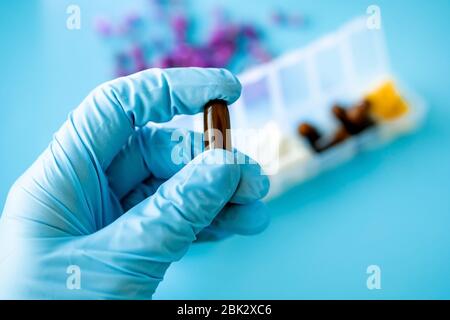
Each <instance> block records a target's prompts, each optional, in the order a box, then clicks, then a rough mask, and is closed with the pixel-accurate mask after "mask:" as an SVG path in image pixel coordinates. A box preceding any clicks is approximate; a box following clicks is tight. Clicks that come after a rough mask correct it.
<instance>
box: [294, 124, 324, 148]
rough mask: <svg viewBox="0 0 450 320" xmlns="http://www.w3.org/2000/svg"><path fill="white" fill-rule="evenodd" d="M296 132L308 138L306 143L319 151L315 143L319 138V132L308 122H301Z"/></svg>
mask: <svg viewBox="0 0 450 320" xmlns="http://www.w3.org/2000/svg"><path fill="white" fill-rule="evenodd" d="M298 133H299V134H300V135H301V136H303V137H304V138H305V139H306V140H308V143H309V144H310V145H311V147H312V148H313V149H314V150H315V151H316V152H320V148H319V147H318V145H317V142H318V141H319V139H320V133H319V132H318V131H317V129H316V128H314V127H313V126H312V125H310V124H309V123H302V124H301V125H300V126H299V127H298Z"/></svg>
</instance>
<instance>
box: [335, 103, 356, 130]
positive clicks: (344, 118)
mask: <svg viewBox="0 0 450 320" xmlns="http://www.w3.org/2000/svg"><path fill="white" fill-rule="evenodd" d="M331 111H332V112H333V114H334V116H335V117H336V118H337V119H338V120H339V122H340V123H341V124H342V126H343V127H344V128H345V130H347V131H348V132H349V133H350V134H355V133H357V132H358V130H359V129H358V125H357V124H356V123H354V122H353V121H352V119H350V118H349V116H348V111H347V110H345V109H344V108H343V107H341V106H339V105H335V106H334V107H333V109H332V110H331Z"/></svg>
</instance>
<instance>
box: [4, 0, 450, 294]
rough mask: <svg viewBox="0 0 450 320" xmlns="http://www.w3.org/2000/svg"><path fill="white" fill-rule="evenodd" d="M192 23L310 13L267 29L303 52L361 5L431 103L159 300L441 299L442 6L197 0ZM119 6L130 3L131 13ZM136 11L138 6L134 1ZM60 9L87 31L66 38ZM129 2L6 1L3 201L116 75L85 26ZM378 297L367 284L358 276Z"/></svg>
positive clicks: (179, 268) (182, 276)
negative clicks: (82, 105)
mask: <svg viewBox="0 0 450 320" xmlns="http://www.w3.org/2000/svg"><path fill="white" fill-rule="evenodd" d="M192 2H193V6H194V8H195V9H196V11H197V12H198V14H199V16H200V17H202V16H205V17H207V12H208V10H209V9H210V8H211V7H212V6H213V4H217V3H223V5H224V6H225V7H226V8H228V9H230V10H231V12H232V13H233V15H234V17H236V18H238V19H249V20H252V21H260V22H262V21H265V20H266V17H267V14H268V12H270V10H271V8H274V7H275V6H277V7H281V8H285V9H287V10H290V9H292V10H299V11H301V12H304V13H306V14H308V15H309V16H310V17H311V20H312V25H311V27H310V28H309V29H307V30H305V31H302V32H298V33H293V32H287V31H283V30H278V29H272V30H270V31H269V33H270V34H269V38H270V42H271V45H272V46H273V48H275V50H276V51H277V52H279V53H281V52H284V51H286V50H289V49H292V48H295V47H298V46H302V45H305V44H306V43H308V42H309V41H311V40H313V39H315V38H316V37H318V36H320V35H322V34H324V33H326V32H329V31H332V30H333V29H334V28H336V27H338V26H340V25H341V24H343V23H344V22H346V21H347V20H349V19H350V18H352V17H354V16H357V15H363V14H365V10H366V8H367V6H368V5H370V4H373V3H375V4H377V5H379V6H380V8H381V13H382V17H383V28H384V29H385V32H386V35H387V42H388V48H389V53H390V58H391V64H392V68H393V70H394V71H395V73H396V75H398V76H399V77H400V78H401V79H403V80H404V81H405V82H406V83H407V84H408V86H409V87H411V88H413V89H414V90H415V91H417V92H418V93H419V94H420V95H422V96H423V97H425V99H426V101H427V102H428V104H429V106H430V113H429V115H428V118H427V120H426V122H425V124H424V126H423V127H422V129H421V130H420V131H418V132H417V133H415V134H413V135H411V136H408V137H405V138H401V139H400V140H397V141H396V142H394V143H393V144H391V145H389V146H387V147H385V148H382V149H379V150H375V151H371V152H366V153H364V154H361V155H359V156H358V157H357V158H355V159H354V160H352V161H351V162H349V163H346V164H344V165H343V166H341V167H339V168H337V169H336V170H333V171H331V172H328V173H326V174H324V175H321V176H320V177H318V178H316V179H314V180H312V181H309V182H307V183H305V184H303V185H301V186H298V187H296V188H294V189H293V190H292V191H290V192H288V193H287V194H285V195H283V196H282V197H281V198H279V199H277V200H275V201H273V202H271V203H270V204H269V207H270V209H271V211H272V217H273V219H272V224H271V226H270V227H269V229H268V230H267V231H266V232H264V233H263V234H262V235H259V236H256V237H234V238H231V239H229V240H226V241H223V242H221V243H214V244H201V245H195V246H193V247H192V248H191V250H190V251H189V253H188V254H187V256H186V257H185V258H184V259H183V260H182V261H181V262H179V263H176V264H174V265H172V266H171V268H170V269H169V272H168V273H167V275H166V279H165V281H164V282H163V283H162V284H161V285H160V287H159V288H158V290H157V293H156V294H155V298H182V299H184V298H207V299H208V298H269V299H270V298H275V299H276V298H337V299H341V298H362V299H366V298H368V299H372V298H387V299H390V298H450V276H449V271H450V250H449V247H450V228H449V226H450V200H449V198H450V197H449V190H450V148H449V141H450V140H449V139H450V125H449V123H450V122H447V121H450V105H449V102H450V86H449V77H450V76H449V74H450V59H449V58H450V41H448V38H449V32H450V19H449V18H448V17H449V14H450V2H449V1H447V0H434V1H412V0H407V1H403V0H396V1H387V0H378V1H376V2H375V1H363V0H354V1H338V0H327V1H326V0H320V1H297V0H291V1H283V2H280V1H273V2H272V1H256V0H254V1H241V0H232V1H230V0H229V1H224V0H223V1H205V0H201V1H200V0H197V1H192ZM127 3H128V4H127ZM135 3H136V4H135ZM69 4H78V5H79V6H80V7H81V14H82V28H81V30H78V31H70V30H68V29H66V27H65V23H66V18H67V15H66V13H65V10H66V8H67V6H68V5H69ZM137 4H138V2H137V1H134V2H133V1H127V2H125V1H122V2H119V1H106V0H101V1H100V0H99V1H88V0H77V1H51V0H46V1H8V2H7V1H2V2H1V4H0V41H1V42H0V43H1V50H0V66H1V69H0V72H1V78H0V101H1V106H0V164H1V166H0V204H1V206H3V203H4V200H5V198H6V195H7V192H8V189H9V187H10V185H11V184H12V183H13V182H14V180H15V179H16V178H17V177H18V176H19V175H20V174H21V173H22V172H23V171H24V170H25V169H26V168H27V167H28V166H29V165H30V164H31V163H32V162H33V160H34V159H35V158H36V157H37V156H38V155H39V154H40V152H41V151H42V150H43V149H44V148H45V147H46V146H47V144H48V142H49V141H50V139H51V137H52V133H53V132H54V131H56V130H57V129H58V127H59V126H60V125H61V124H62V122H63V121H64V120H65V118H66V116H67V114H68V112H69V111H70V110H71V109H73V108H74V107H76V106H77V104H78V103H79V102H80V101H81V100H82V99H83V97H84V96H85V95H86V94H87V93H88V92H89V91H90V90H91V89H92V88H94V87H95V86H96V85H97V84H99V83H101V82H103V81H105V80H108V79H110V78H111V76H112V72H111V70H112V61H111V55H110V51H109V50H108V48H107V47H106V46H105V45H104V44H103V43H102V42H101V41H100V40H99V39H98V37H97V35H96V34H95V33H94V32H93V28H92V23H91V22H92V18H93V17H94V16H96V15H97V14H99V13H104V14H118V13H119V12H123V11H122V9H123V8H129V7H133V6H134V5H137ZM371 264H376V265H379V266H380V267H381V270H382V289H381V290H373V291H370V290H368V289H367V287H366V279H367V274H366V268H367V266H369V265H371Z"/></svg>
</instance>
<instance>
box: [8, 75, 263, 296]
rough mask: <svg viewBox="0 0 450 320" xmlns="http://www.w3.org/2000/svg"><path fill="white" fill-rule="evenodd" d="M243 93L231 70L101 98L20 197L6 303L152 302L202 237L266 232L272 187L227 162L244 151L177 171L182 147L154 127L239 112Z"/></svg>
mask: <svg viewBox="0 0 450 320" xmlns="http://www.w3.org/2000/svg"><path fill="white" fill-rule="evenodd" d="M240 90H241V86H240V84H239V82H238V80H237V79H236V78H235V77H234V76H233V75H232V74H231V73H229V72H228V71H226V70H221V69H199V68H185V69H167V70H160V69H150V70H146V71H143V72H140V73H137V74H134V75H131V76H128V77H124V78H119V79H116V80H113V81H111V82H108V83H106V84H103V85H101V86H100V87H98V88H97V89H95V90H94V91H93V92H92V93H90V94H89V96H88V97H87V98H86V99H85V100H84V101H83V102H82V103H81V105H80V106H79V107H78V108H77V109H75V110H74V111H73V112H72V113H71V114H70V116H69V118H68V120H67V121H66V122H65V123H64V125H63V126H62V127H61V129H60V130H59V131H58V132H57V133H56V134H55V135H54V138H53V140H52V142H51V144H50V145H49V147H48V148H47V149H46V150H45V151H44V153H43V154H42V155H41V156H40V157H39V158H38V159H37V161H36V162H35V163H34V164H33V165H32V166H31V167H30V168H29V169H28V170H27V171H26V172H25V173H24V174H23V175H22V176H21V177H20V178H19V179H18V180H17V182H16V183H15V184H14V185H13V187H12V188H11V190H10V192H9V195H8V198H7V201H6V205H5V208H4V211H3V214H2V217H1V220H0V297H1V298H19V299H22V298H38V299H41V298H43V299H47V298H62V299H97V298H106V299H111V298H112V299H115V298H119V299H121V298H136V299H149V298H151V297H152V294H153V293H154V291H155V289H156V288H157V286H158V284H159V282H160V281H161V280H162V279H163V276H164V273H165V272H166V269H167V268H168V267H169V265H170V263H172V262H174V261H177V260H179V259H180V258H181V257H182V256H183V255H184V254H185V253H186V251H187V250H188V248H189V246H190V245H191V243H192V242H193V241H195V240H196V239H197V238H201V239H214V238H221V237H223V236H225V235H228V234H230V233H240V234H252V233H257V232H259V231H261V230H262V229H264V228H265V226H266V225H267V223H268V216H267V214H266V213H265V211H264V210H260V209H259V208H260V203H259V202H257V200H258V199H260V198H261V197H263V196H264V195H265V194H266V193H267V191H268V188H269V184H268V179H267V178H266V177H265V176H263V175H261V174H260V167H259V166H258V165H256V164H245V165H240V164H225V163H227V159H229V158H230V157H233V154H232V153H231V152H228V151H224V150H211V151H207V152H204V153H202V154H201V155H199V156H197V157H196V158H195V159H193V160H192V161H190V162H189V160H191V159H190V158H188V159H186V160H187V161H186V162H188V163H187V164H186V165H184V164H176V163H174V162H173V161H171V153H172V149H173V146H174V145H175V144H179V141H172V139H171V133H172V132H171V130H168V129H156V128H154V127H152V126H151V125H150V124H148V122H149V121H152V122H166V121H168V120H170V119H171V118H172V117H173V116H174V115H176V114H195V113H198V112H202V111H203V110H202V109H203V106H204V105H205V103H206V102H208V101H209V100H211V99H223V100H226V101H227V102H228V103H232V102H234V101H235V100H236V99H238V97H239V95H240ZM194 151H195V150H194ZM191 154H195V152H192V153H191ZM183 156H184V157H190V155H189V153H183ZM234 156H236V154H234ZM240 156H241V155H240ZM192 157H193V156H192Z"/></svg>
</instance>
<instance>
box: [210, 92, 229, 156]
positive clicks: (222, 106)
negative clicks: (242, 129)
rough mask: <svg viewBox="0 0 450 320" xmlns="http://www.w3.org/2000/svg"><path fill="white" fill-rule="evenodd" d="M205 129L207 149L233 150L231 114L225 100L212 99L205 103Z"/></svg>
mask: <svg viewBox="0 0 450 320" xmlns="http://www.w3.org/2000/svg"><path fill="white" fill-rule="evenodd" d="M203 129H204V135H205V136H204V140H205V150H209V149H225V150H228V151H231V148H232V147H231V132H230V114H229V112H228V106H227V103H226V102H225V101H223V100H212V101H210V102H208V103H207V104H206V105H205V110H204V112H203Z"/></svg>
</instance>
